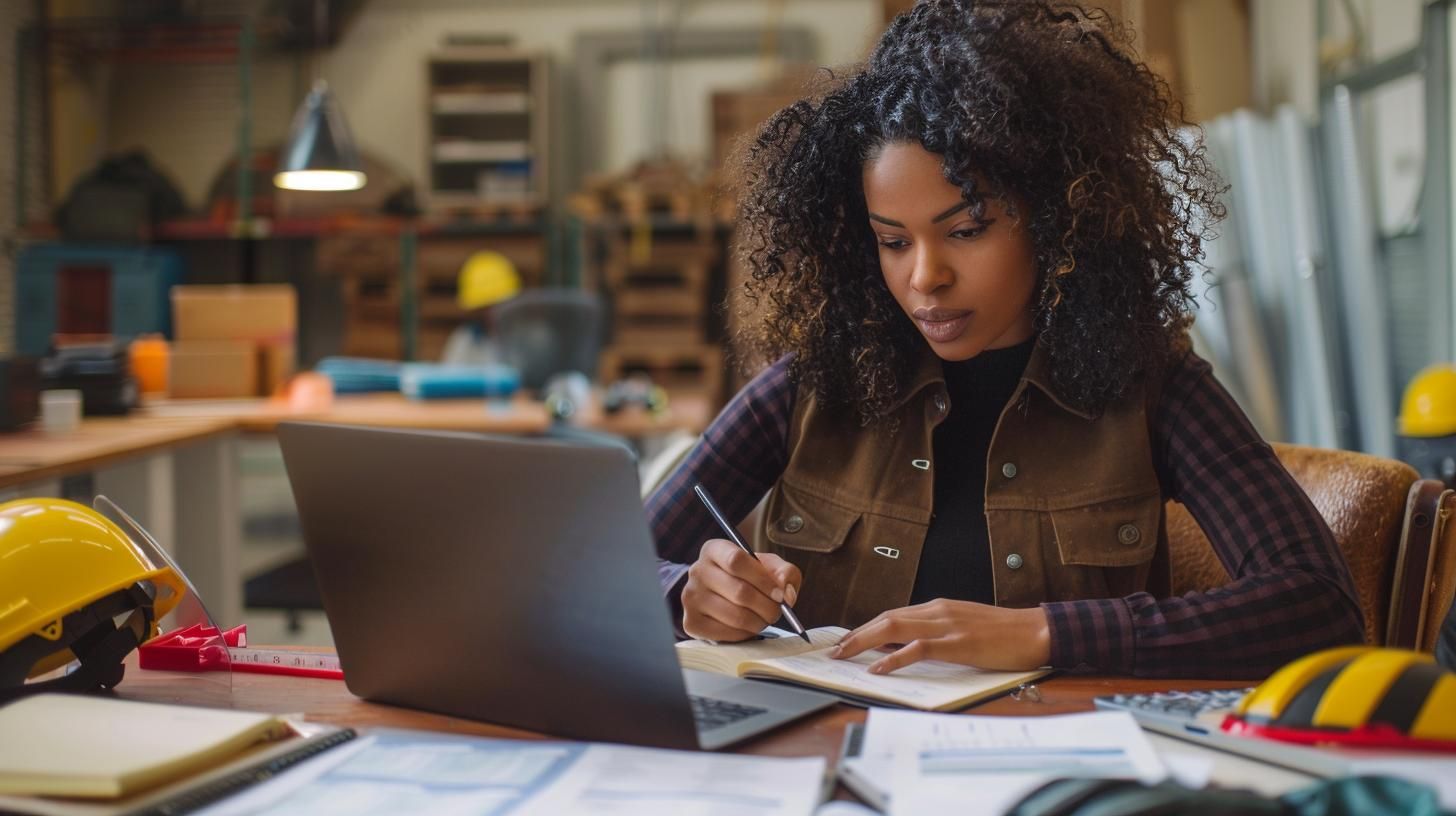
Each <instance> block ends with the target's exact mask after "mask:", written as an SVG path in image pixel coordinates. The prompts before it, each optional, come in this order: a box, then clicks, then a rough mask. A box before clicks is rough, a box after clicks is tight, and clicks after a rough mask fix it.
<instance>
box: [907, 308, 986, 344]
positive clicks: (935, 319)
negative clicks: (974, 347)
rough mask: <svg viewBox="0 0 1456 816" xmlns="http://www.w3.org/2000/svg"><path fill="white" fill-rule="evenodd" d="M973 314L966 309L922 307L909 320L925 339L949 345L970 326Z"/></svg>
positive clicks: (912, 313) (911, 314)
mask: <svg viewBox="0 0 1456 816" xmlns="http://www.w3.org/2000/svg"><path fill="white" fill-rule="evenodd" d="M973 314H975V313H974V312H972V311H969V310H966V309H945V308H941V307H936V308H927V307H924V306H922V307H921V308H919V309H916V310H915V311H913V312H911V313H910V318H911V319H912V320H914V321H915V325H917V326H919V327H920V333H921V334H924V335H925V337H926V339H928V340H930V341H931V342H935V343H949V342H951V341H952V340H955V339H956V338H957V337H960V336H961V335H962V334H963V333H965V330H966V327H967V326H969V325H970V324H971V315H973Z"/></svg>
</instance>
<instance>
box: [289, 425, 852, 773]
mask: <svg viewBox="0 0 1456 816" xmlns="http://www.w3.org/2000/svg"><path fill="white" fill-rule="evenodd" d="M278 441H279V443H280V444H281V446H282V448H283V461H284V464H285V466H286V468H287V470H288V479H289V482H290V483H291V484H292V487H293V495H294V499H295V500H296V502H297V504H298V515H299V518H300V520H301V522H302V527H303V538H304V543H305V545H306V546H307V549H308V554H309V559H310V560H311V561H312V563H313V570H314V575H315V576H316V578H317V580H318V586H319V591H320V595H321V596H322V598H323V605H324V612H325V614H326V615H327V616H328V620H329V626H330V627H331V629H332V630H333V636H334V643H335V647H336V648H337V649H338V653H339V661H340V663H341V665H342V668H343V670H344V681H345V683H346V684H347V685H348V688H349V690H350V691H351V692H353V693H354V694H356V695H358V696H360V697H363V698H365V699H368V700H374V701H378V702H382V703H391V704H395V705H401V706H407V707H410V708H419V709H425V710H428V711H435V712H440V713H443V714H449V715H453V716H459V717H467V718H470V719H474V720H483V721H487V722H492V723H500V724H504V725H510V726H515V727H518V728H524V729H529V730H532V731H542V732H546V733H548V734H554V735H559V736H564V737H570V738H573V739H580V740H599V741H611V742H624V743H631V744H635V745H646V746H653V747H664V748H706V749H716V748H722V747H724V746H727V745H731V744H733V743H735V742H738V741H740V740H744V739H746V738H748V737H751V736H754V735H756V734H759V733H762V732H763V731H766V730H768V729H771V728H774V727H776V726H779V725H782V724H784V723H787V722H789V721H791V720H794V719H797V718H799V717H802V716H804V715H806V714H809V713H810V712H814V711H818V710H820V709H823V708H826V707H828V706H831V705H833V704H834V703H835V702H836V700H835V698H834V697H831V696H829V695H827V694H819V693H816V692H812V691H806V690H801V689H794V688H787V687H783V686H778V685H774V684H770V683H762V682H756V681H751V680H740V679H737V678H730V677H724V676H722V675H716V674H708V673H703V672H695V671H684V670H683V669H681V668H680V667H679V665H678V662H677V654H676V650H675V649H674V648H673V643H674V640H675V637H674V633H673V628H672V621H671V619H670V618H671V616H670V614H669V612H668V607H667V605H666V602H665V601H664V600H663V593H662V589H661V586H660V585H659V583H658V579H657V559H656V555H655V550H654V547H653V543H652V538H651V535H650V533H649V532H648V529H647V522H646V517H645V516H644V514H643V510H642V503H641V500H640V499H639V497H638V486H637V471H636V467H635V465H634V463H633V458H632V455H631V453H630V452H629V451H627V450H624V449H622V448H618V447H611V446H590V445H582V444H569V443H564V442H557V441H550V440H540V439H521V438H498V437H489V436H484V435H480V434H468V433H452V432H444V431H413V430H394V429H384V428H362V427H345V426H336V425H325V424H313V423H282V424H280V425H279V426H278Z"/></svg>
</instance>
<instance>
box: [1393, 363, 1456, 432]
mask: <svg viewBox="0 0 1456 816" xmlns="http://www.w3.org/2000/svg"><path fill="white" fill-rule="evenodd" d="M1453 433H1456V366H1453V365H1451V364H1449V363H1442V364H1440V365H1433V366H1429V367H1427V368H1425V369H1424V370H1422V371H1421V373H1419V374H1417V375H1416V376H1415V378H1414V379H1412V380H1411V381H1410V385H1408V386H1406V389H1405V397H1404V398H1403V399H1402V400H1401V401H1400V435H1401V436H1446V435H1448V434H1453Z"/></svg>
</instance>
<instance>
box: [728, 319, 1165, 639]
mask: <svg viewBox="0 0 1456 816" xmlns="http://www.w3.org/2000/svg"><path fill="white" fill-rule="evenodd" d="M1157 390H1161V389H1157ZM1149 404H1150V400H1149V399H1148V393H1147V392H1146V390H1145V389H1144V388H1143V387H1141V386H1139V387H1136V388H1134V389H1132V390H1131V391H1130V393H1128V394H1127V395H1126V396H1125V397H1123V398H1122V399H1120V400H1118V401H1116V402H1114V403H1112V404H1111V405H1109V406H1108V407H1107V408H1106V409H1105V410H1104V411H1103V412H1102V413H1101V414H1100V415H1099V416H1095V417H1094V416H1092V415H1089V414H1087V413H1085V412H1082V411H1079V410H1077V409H1075V408H1073V407H1071V406H1070V405H1068V404H1067V403H1065V402H1063V401H1062V400H1061V399H1059V398H1058V396H1057V394H1056V391H1055V390H1054V389H1053V388H1052V381H1051V371H1050V368H1049V360H1048V359H1047V356H1046V353H1045V351H1044V349H1043V347H1042V346H1041V344H1040V343H1038V344H1037V346H1036V347H1035V348H1034V349H1033V351H1032V355H1031V360H1030V362H1029V363H1028V364H1027V367H1026V371H1025V373H1024V374H1023V375H1022V378H1021V382H1020V383H1019V384H1018V385H1017V387H1016V390H1015V391H1014V392H1013V393H1012V396H1011V399H1010V401H1009V402H1008V403H1007V405H1006V408H1005V409H1004V410H1003V411H1002V412H1001V418H1000V419H999V420H998V421H997V424H996V430H995V432H994V434H993V436H992V438H991V447H990V453H989V457H988V461H987V462H986V523H987V527H988V531H989V533H990V542H991V569H992V572H993V579H994V585H995V591H996V604H997V605H998V606H1009V607H1026V606H1034V605H1036V604H1038V603H1041V602H1042V601H1061V600H1077V599H1084V598H1116V597H1122V596H1124V595H1128V594H1130V593H1133V592H1137V591H1139V590H1144V589H1145V590H1148V591H1150V592H1153V593H1155V594H1166V591H1167V586H1168V558H1167V553H1168V544H1167V540H1166V537H1165V535H1164V529H1163V495H1162V491H1161V488H1160V485H1159V483H1158V476H1157V473H1156V471H1155V470H1154V467H1153V457H1152V445H1151V442H1150V439H1149V430H1148V428H1149V424H1148V416H1149V413H1148V412H1149ZM950 409H951V406H950V399H949V397H948V396H947V393H946V387H945V375H944V373H943V370H942V368H941V362H940V360H939V358H937V357H935V356H934V355H933V354H930V353H929V352H928V351H927V353H926V356H925V357H924V358H923V359H922V361H921V363H920V365H919V368H918V370H917V372H916V374H915V377H914V378H913V379H912V381H911V383H910V385H909V386H908V387H907V388H906V390H905V392H904V393H903V394H902V395H901V397H900V399H899V401H898V402H897V403H896V404H895V405H894V406H893V408H892V411H891V413H892V415H893V417H894V419H895V420H897V421H896V422H893V423H889V424H891V425H893V426H894V428H895V430H894V431H893V432H891V431H889V430H888V429H887V427H886V423H874V424H871V425H869V426H862V425H861V424H860V422H859V417H858V415H857V413H856V412H855V410H854V409H853V408H852V407H840V406H835V407H824V406H821V405H820V404H819V402H818V401H817V400H816V399H815V398H814V396H813V394H812V393H809V392H808V391H806V390H805V389H803V388H801V389H800V391H799V394H798V398H797V399H796V401H795V405H794V414H793V417H792V418H791V420H790V426H789V461H788V465H787V467H786V468H785V469H784V472H783V475H782V476H781V477H780V478H779V480H778V482H776V483H775V484H774V487H773V490H772V491H771V492H770V493H769V495H768V498H767V500H766V503H765V505H764V507H763V508H762V510H763V512H762V514H761V515H760V517H759V522H758V526H757V528H756V529H755V531H754V532H755V536H754V538H755V544H756V546H757V548H758V549H760V550H763V551H767V552H772V553H776V554H777V555H779V556H781V557H783V558H785V559H786V560H788V561H791V562H793V563H794V564H795V565H797V566H798V567H799V569H800V570H802V571H803V573H804V583H803V589H802V592H800V594H799V600H798V603H797V606H796V607H795V609H796V611H797V612H798V615H799V618H800V619H801V620H802V621H803V623H804V625H805V626H826V625H838V626H847V627H854V626H858V625H859V624H862V623H864V622H865V621H868V620H869V619H871V618H873V617H874V616H875V615H878V614H879V613H880V612H883V611H885V610H887V609H894V608H896V607H900V606H904V605H906V604H908V603H909V602H910V592H911V590H912V588H913V587H914V586H915V572H916V570H917V568H918V567H919V565H920V549H921V547H922V546H924V543H925V534H926V531H927V530H929V527H930V516H931V510H932V503H933V497H934V495H935V490H934V478H935V467H936V463H935V462H934V461H933V456H934V454H933V451H934V447H933V445H932V434H933V433H934V431H935V426H936V425H938V424H940V422H941V420H943V419H944V418H945V416H946V414H947V413H948V412H949V411H950Z"/></svg>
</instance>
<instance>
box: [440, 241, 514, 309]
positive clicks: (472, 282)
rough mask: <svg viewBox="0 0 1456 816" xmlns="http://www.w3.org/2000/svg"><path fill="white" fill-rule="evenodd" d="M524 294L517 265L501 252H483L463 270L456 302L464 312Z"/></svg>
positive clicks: (461, 269)
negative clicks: (519, 293) (518, 293)
mask: <svg viewBox="0 0 1456 816" xmlns="http://www.w3.org/2000/svg"><path fill="white" fill-rule="evenodd" d="M520 291H521V276H520V275H519V274H517V273H516V265H515V264H513V263H511V260H510V259H509V258H507V257H506V256H504V255H502V254H500V253H499V252H491V251H490V250H481V251H480V252H476V253H475V254H473V255H471V256H470V257H469V258H467V259H466V260H465V265H464V266H462V267H460V283H459V288H458V290H457V292H456V295H455V299H456V302H458V303H459V304H460V308H462V309H480V308H484V307H486V306H490V305H493V304H496V303H500V302H501V301H503V300H510V299H511V298H513V297H515V296H516V293H517V292H520Z"/></svg>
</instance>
